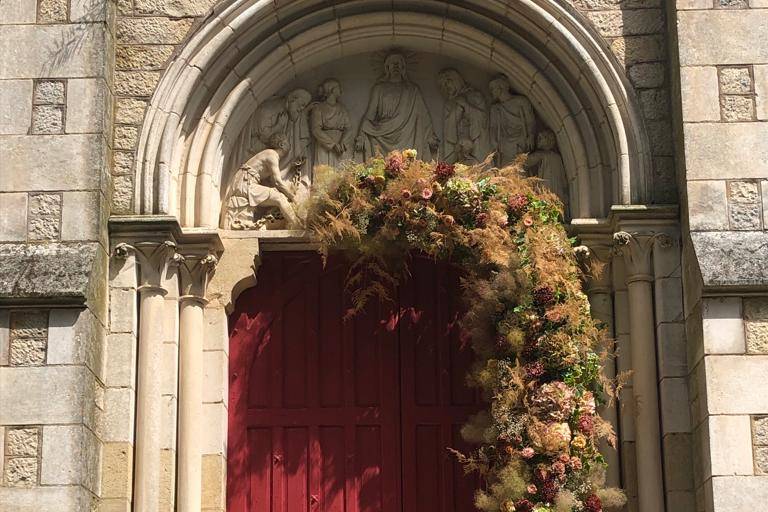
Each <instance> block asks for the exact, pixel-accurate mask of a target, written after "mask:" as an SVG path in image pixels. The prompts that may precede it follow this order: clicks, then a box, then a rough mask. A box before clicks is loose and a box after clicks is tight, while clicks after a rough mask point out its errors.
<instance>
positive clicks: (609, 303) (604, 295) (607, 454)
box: [576, 241, 621, 487]
mask: <svg viewBox="0 0 768 512" xmlns="http://www.w3.org/2000/svg"><path fill="white" fill-rule="evenodd" d="M606 242H607V241H606ZM576 249H580V250H578V251H577V257H578V259H579V263H580V264H581V266H582V269H583V270H584V274H585V283H584V284H585V287H584V288H585V291H586V293H587V297H589V304H590V306H591V308H592V316H593V317H594V318H595V319H596V320H598V321H599V322H601V323H602V324H603V325H604V327H605V334H606V336H608V337H609V338H610V340H611V343H610V346H608V347H607V350H608V356H607V357H606V360H605V363H604V366H603V376H604V377H605V378H606V379H608V380H610V381H613V380H614V379H615V378H616V353H615V346H614V341H613V340H614V336H615V334H614V328H613V295H612V292H613V288H612V286H611V283H612V279H611V270H612V269H611V258H612V257H613V254H612V253H613V250H612V249H613V248H612V247H611V246H610V245H608V244H599V243H591V244H589V245H588V246H581V247H577V248H576ZM599 412H600V416H602V417H603V419H605V420H606V421H607V422H609V423H610V424H611V425H612V426H613V430H614V432H616V433H617V434H618V432H619V426H618V425H619V416H618V410H617V407H616V399H614V400H613V401H612V402H611V403H610V404H606V405H604V406H603V407H601V409H600V411H599ZM600 453H602V454H603V457H604V458H605V462H606V463H607V464H608V471H607V474H606V484H608V485H609V486H611V487H621V469H620V468H621V466H620V460H619V452H618V447H613V446H610V445H609V444H608V443H607V442H602V443H601V446H600Z"/></svg>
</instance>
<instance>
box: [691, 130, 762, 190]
mask: <svg viewBox="0 0 768 512" xmlns="http://www.w3.org/2000/svg"><path fill="white" fill-rule="evenodd" d="M684 132H685V145H686V147H687V148H689V150H688V151H686V169H687V173H688V179H728V178H736V179H749V178H765V177H767V176H768V144H765V143H764V141H765V140H768V123H691V124H686V125H685V126H684ZM712 141H718V143H717V144H712ZM745 148H749V151H745Z"/></svg>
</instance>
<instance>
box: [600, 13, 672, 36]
mask: <svg viewBox="0 0 768 512" xmlns="http://www.w3.org/2000/svg"><path fill="white" fill-rule="evenodd" d="M587 19H589V21H591V22H592V24H593V25H594V26H595V28H596V29H597V31H598V32H600V34H601V35H602V36H603V37H616V36H626V35H640V34H657V33H660V32H661V31H662V29H663V27H664V15H663V14H662V12H661V11H660V10H659V9H643V10H624V11H622V10H613V11H596V12H589V13H587Z"/></svg>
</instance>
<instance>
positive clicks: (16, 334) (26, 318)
mask: <svg viewBox="0 0 768 512" xmlns="http://www.w3.org/2000/svg"><path fill="white" fill-rule="evenodd" d="M48 315H49V313H48V312H47V311H34V310H32V311H14V312H13V313H12V314H11V338H12V339H13V338H46V337H47V336H48Z"/></svg>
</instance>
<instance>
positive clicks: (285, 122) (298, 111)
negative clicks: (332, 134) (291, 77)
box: [250, 89, 312, 174]
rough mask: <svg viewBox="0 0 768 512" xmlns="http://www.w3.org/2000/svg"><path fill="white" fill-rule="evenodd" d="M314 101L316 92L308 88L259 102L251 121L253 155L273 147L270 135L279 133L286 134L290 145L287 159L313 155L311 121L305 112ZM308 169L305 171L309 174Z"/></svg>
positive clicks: (285, 158) (294, 159)
mask: <svg viewBox="0 0 768 512" xmlns="http://www.w3.org/2000/svg"><path fill="white" fill-rule="evenodd" d="M311 100H312V95H311V94H309V92H307V91H306V90H304V89H294V90H293V91H291V92H289V93H288V94H286V95H285V96H284V97H281V98H273V99H269V100H267V101H265V102H264V103H262V104H261V105H259V108H257V109H256V112H255V113H254V114H253V117H252V118H251V121H250V125H251V126H250V128H251V144H250V154H253V153H256V152H258V151H261V150H262V149H264V148H267V147H269V141H270V138H271V137H272V136H273V135H275V134H278V133H279V134H283V135H285V137H286V138H287V140H288V145H289V149H288V151H287V153H286V154H285V156H284V157H283V158H284V162H294V161H296V160H298V159H300V158H304V159H307V158H308V157H309V156H311V155H310V153H309V145H310V134H309V124H308V123H307V116H306V112H305V110H306V108H307V106H308V105H309V102H310V101H311ZM308 172H309V171H304V173H305V174H306V173H308Z"/></svg>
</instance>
